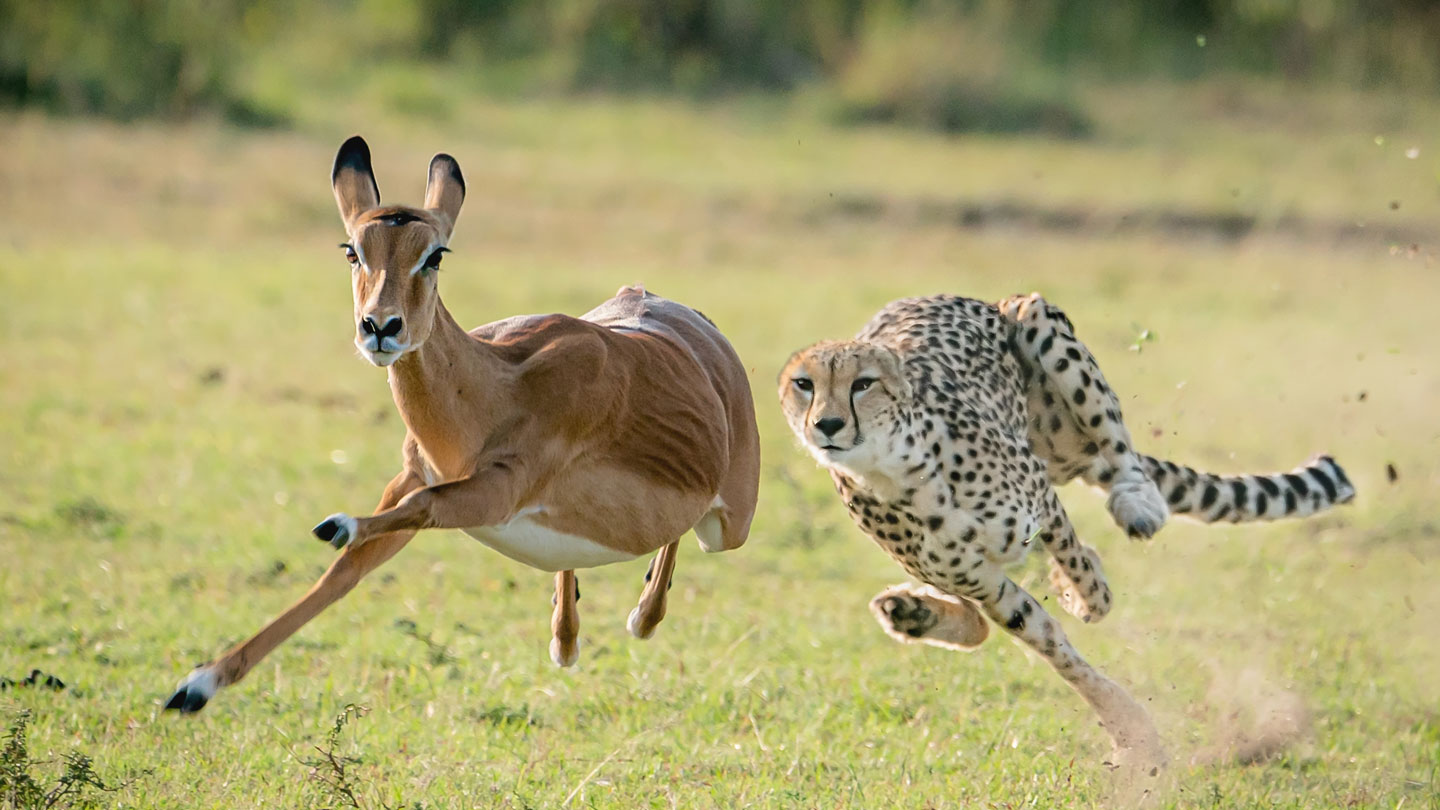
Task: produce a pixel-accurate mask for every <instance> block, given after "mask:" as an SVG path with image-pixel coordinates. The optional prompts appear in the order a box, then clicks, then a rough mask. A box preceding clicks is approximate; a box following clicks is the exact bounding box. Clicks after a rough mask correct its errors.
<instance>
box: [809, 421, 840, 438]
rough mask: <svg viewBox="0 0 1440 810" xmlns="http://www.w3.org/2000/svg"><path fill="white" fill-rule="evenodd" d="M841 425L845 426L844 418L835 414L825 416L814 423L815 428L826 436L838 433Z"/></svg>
mask: <svg viewBox="0 0 1440 810" xmlns="http://www.w3.org/2000/svg"><path fill="white" fill-rule="evenodd" d="M843 427H845V420H844V419H841V418H839V417H836V416H831V417H827V418H825V419H821V420H820V421H818V422H816V423H815V428H816V429H817V430H819V431H820V432H821V433H824V434H825V437H826V438H830V437H832V436H834V435H835V434H836V433H839V432H840V428H843Z"/></svg>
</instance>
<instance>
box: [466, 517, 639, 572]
mask: <svg viewBox="0 0 1440 810" xmlns="http://www.w3.org/2000/svg"><path fill="white" fill-rule="evenodd" d="M542 509H543V507H538V506H532V507H528V508H526V509H523V510H521V512H520V514H518V515H516V516H515V517H513V518H511V519H510V522H509V523H506V524H504V525H502V526H475V527H473V528H469V529H464V530H463V531H464V532H465V533H466V534H468V535H470V536H471V537H473V538H475V539H476V540H479V541H480V542H482V543H484V544H485V545H487V546H489V547H490V548H493V549H495V550H496V551H498V552H500V553H501V554H504V555H505V556H506V557H509V558H510V559H512V560H515V561H517V562H522V563H525V564H526V565H528V566H530V567H531V568H539V569H540V570H541V571H569V570H571V569H574V568H594V567H596V566H598V565H609V564H610V563H615V562H624V561H626V560H633V559H635V557H636V555H634V554H630V553H628V552H624V551H616V550H615V549H613V548H609V547H608V546H602V545H600V544H599V543H597V542H595V541H594V540H591V539H590V538H588V537H580V536H578V535H574V534H566V533H565V532H557V531H555V530H554V529H550V528H547V527H545V526H541V525H540V524H539V523H536V522H535V521H533V520H531V519H530V518H531V516H532V515H534V514H535V513H537V512H539V511H541V510H542Z"/></svg>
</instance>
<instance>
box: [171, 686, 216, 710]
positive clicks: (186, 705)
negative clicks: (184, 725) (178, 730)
mask: <svg viewBox="0 0 1440 810" xmlns="http://www.w3.org/2000/svg"><path fill="white" fill-rule="evenodd" d="M209 702H210V698H207V697H205V695H203V694H201V692H200V690H199V689H191V688H189V687H185V686H182V687H180V688H179V689H176V690H175V694H173V695H171V696H170V700H169V701H168V702H166V704H165V709H166V711H169V710H171V709H176V710H179V712H180V713H181V714H193V713H195V712H198V711H200V710H201V709H203V708H205V704H206V703H209Z"/></svg>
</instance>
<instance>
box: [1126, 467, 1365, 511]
mask: <svg viewBox="0 0 1440 810" xmlns="http://www.w3.org/2000/svg"><path fill="white" fill-rule="evenodd" d="M1140 461H1141V463H1142V464H1144V466H1145V474H1146V475H1148V476H1150V480H1152V481H1154V482H1155V485H1156V486H1157V487H1159V488H1160V494H1161V495H1162V496H1163V497H1164V498H1165V502H1166V503H1168V504H1169V505H1170V512H1171V513H1172V514H1176V515H1185V516H1187V517H1190V518H1194V519H1195V520H1199V521H1202V522H1204V523H1214V522H1216V521H1219V520H1228V521H1230V522H1231V523H1239V522H1240V521H1242V520H1276V519H1279V518H1288V517H1306V516H1307V515H1313V514H1315V513H1316V512H1320V511H1323V510H1325V509H1329V508H1330V507H1332V506H1335V505H1336V504H1341V503H1348V502H1349V501H1350V500H1351V499H1352V498H1354V497H1355V487H1354V485H1353V484H1351V483H1350V479H1349V478H1346V477H1345V471H1344V470H1342V469H1341V468H1340V465H1339V464H1336V463H1335V459H1333V458H1331V457H1329V456H1319V457H1317V458H1315V459H1314V460H1312V461H1311V462H1310V463H1308V464H1305V465H1303V466H1300V467H1296V468H1295V469H1294V470H1291V471H1290V472H1288V473H1274V474H1271V475H1211V474H1210V473H1203V472H1200V471H1198V470H1193V469H1191V468H1189V467H1182V466H1180V465H1178V464H1176V463H1174V462H1172V461H1161V460H1160V459H1158V458H1152V457H1150V456H1146V455H1141V456H1140Z"/></svg>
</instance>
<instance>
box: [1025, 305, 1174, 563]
mask: <svg viewBox="0 0 1440 810" xmlns="http://www.w3.org/2000/svg"><path fill="white" fill-rule="evenodd" d="M999 308H1000V311H1001V313H1002V314H1004V315H1005V316H1006V317H1007V318H1009V319H1011V320H1013V321H1014V322H1015V323H1016V329H1015V336H1014V342H1015V349H1016V352H1017V353H1018V355H1019V357H1020V359H1021V361H1022V362H1024V363H1025V365H1026V367H1027V368H1028V369H1029V371H1030V372H1031V378H1030V381H1029V391H1028V394H1029V396H1028V400H1029V403H1028V404H1029V407H1030V412H1031V413H1030V417H1031V422H1030V424H1031V428H1032V436H1031V440H1032V441H1031V443H1032V445H1034V446H1035V448H1036V452H1039V453H1041V454H1043V455H1047V456H1048V457H1047V461H1048V462H1049V464H1050V465H1051V468H1052V470H1051V478H1052V480H1055V481H1056V482H1057V483H1058V482H1063V481H1068V480H1069V479H1070V478H1073V477H1074V476H1075V475H1081V476H1083V477H1084V478H1085V480H1086V482H1088V483H1090V484H1092V485H1094V486H1098V487H1100V488H1102V489H1104V490H1105V491H1107V492H1108V493H1110V498H1109V500H1108V501H1107V503H1106V505H1107V506H1108V507H1109V509H1110V514H1111V515H1112V516H1113V517H1114V518H1115V522H1116V523H1118V524H1119V525H1120V527H1121V528H1123V529H1124V530H1125V532H1126V533H1127V534H1129V535H1130V536H1131V537H1150V536H1151V535H1153V534H1155V532H1157V531H1159V530H1160V527H1161V526H1163V525H1164V524H1165V519H1166V518H1167V517H1168V516H1169V510H1168V509H1167V508H1166V506H1165V500H1164V499H1163V498H1162V497H1161V496H1160V490H1159V489H1158V488H1156V486H1155V483H1154V482H1153V481H1151V480H1150V478H1149V476H1147V475H1146V474H1145V468H1144V466H1143V464H1142V463H1141V461H1140V456H1139V455H1138V454H1137V453H1136V452H1135V445H1134V442H1133V441H1132V440H1131V438H1130V431H1129V430H1128V429H1126V427H1125V422H1124V418H1123V416H1122V415H1121V412H1120V401H1119V400H1118V399H1116V397H1115V392H1114V391H1113V390H1111V388H1110V386H1109V384H1108V383H1106V381H1105V375H1104V374H1102V373H1101V372H1100V364H1099V363H1097V362H1096V361H1095V357H1094V355H1092V354H1091V353H1090V350H1089V349H1088V348H1086V346H1085V344H1084V343H1081V342H1080V340H1079V339H1078V338H1076V337H1075V331H1074V327H1073V326H1072V325H1071V323H1070V319H1069V318H1067V317H1065V313H1064V312H1062V311H1061V310H1060V309H1059V308H1058V307H1055V306H1052V305H1051V304H1050V303H1049V302H1048V301H1046V300H1045V299H1044V298H1041V297H1040V294H1039V293H1032V294H1030V295H1028V296H1015V297H1013V298H1010V299H1008V300H1005V301H1002V302H1001V303H1000V304H999ZM1036 433H1038V434H1039V435H1038V436H1036V435H1033V434H1036Z"/></svg>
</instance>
